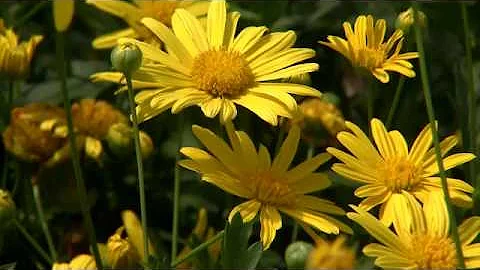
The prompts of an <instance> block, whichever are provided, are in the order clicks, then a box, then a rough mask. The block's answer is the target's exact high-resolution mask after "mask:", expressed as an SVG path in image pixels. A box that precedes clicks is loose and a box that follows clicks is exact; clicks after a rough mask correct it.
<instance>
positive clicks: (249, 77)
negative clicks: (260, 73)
mask: <svg viewBox="0 0 480 270" xmlns="http://www.w3.org/2000/svg"><path fill="white" fill-rule="evenodd" d="M192 79H193V82H194V83H195V84H196V85H197V87H198V88H199V89H201V90H203V91H205V92H208V93H210V94H211V95H213V96H215V97H223V96H226V97H236V96H239V95H242V94H244V93H245V92H246V91H247V89H248V88H250V87H252V86H253V85H254V84H255V76H254V75H253V73H252V70H251V69H250V67H249V66H248V63H247V61H246V60H245V58H244V57H243V56H242V55H241V54H240V53H239V52H230V51H225V50H222V49H220V50H209V51H205V52H202V53H200V54H199V55H198V56H197V57H196V58H195V60H194V62H193V67H192Z"/></svg>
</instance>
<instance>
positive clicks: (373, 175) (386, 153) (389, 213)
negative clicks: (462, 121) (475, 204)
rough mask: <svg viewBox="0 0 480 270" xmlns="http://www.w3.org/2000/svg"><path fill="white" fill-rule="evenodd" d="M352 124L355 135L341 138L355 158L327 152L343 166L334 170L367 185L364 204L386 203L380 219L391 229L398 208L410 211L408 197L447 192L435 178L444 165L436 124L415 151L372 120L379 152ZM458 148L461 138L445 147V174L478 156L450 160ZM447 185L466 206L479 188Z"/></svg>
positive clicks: (333, 150) (449, 140)
mask: <svg viewBox="0 0 480 270" xmlns="http://www.w3.org/2000/svg"><path fill="white" fill-rule="evenodd" d="M346 125H347V128H348V129H349V130H350V131H351V133H350V132H347V131H343V132H340V133H339V134H338V135H337V139H338V141H339V142H340V143H342V144H343V146H345V147H346V148H347V149H348V150H349V151H350V152H351V153H352V155H350V154H347V153H345V152H343V151H341V150H338V149H336V148H332V147H329V148H327V152H329V153H330V154H332V155H333V156H335V157H336V158H338V159H339V160H340V161H342V162H343V163H336V164H334V165H333V166H332V169H333V170H334V171H335V172H336V173H338V174H340V175H342V176H345V177H347V178H350V179H352V180H354V181H356V182H359V183H360V184H362V186H361V187H359V188H358V189H357V190H356V191H355V195H356V196H357V197H360V198H366V199H364V200H363V201H362V202H361V203H360V205H359V206H360V207H361V208H363V209H365V210H367V211H368V210H370V209H371V208H373V207H375V206H377V205H381V208H380V219H381V220H382V221H383V222H384V223H385V224H386V225H390V224H391V223H392V222H393V221H394V217H395V216H394V213H395V212H396V211H398V210H397V209H401V208H405V204H406V200H405V196H404V195H405V194H411V195H413V196H415V197H416V198H417V199H418V200H420V201H421V202H425V201H426V200H427V198H428V197H429V196H430V193H431V192H432V191H438V190H440V189H441V181H440V177H437V176H435V175H437V174H438V167H437V163H436V159H435V152H434V149H433V148H431V145H432V130H431V127H430V125H427V126H426V127H425V128H424V129H423V130H422V131H421V132H420V134H419V135H418V137H417V139H416V140H415V141H414V143H413V145H412V147H411V148H410V150H409V149H408V146H407V142H406V141H405V138H404V137H403V135H402V134H401V133H400V132H399V131H397V130H393V131H390V132H388V131H387V130H386V128H385V126H384V125H383V123H382V122H381V121H380V120H378V119H373V120H372V121H371V130H372V135H373V139H374V141H375V144H376V146H377V148H375V147H374V145H373V144H372V143H371V142H370V140H369V139H368V137H367V136H366V135H365V133H363V132H362V130H361V129H360V128H359V127H358V126H356V125H355V124H353V123H351V122H346ZM456 144H457V138H456V136H450V137H447V138H446V139H444V140H443V141H442V142H441V144H440V147H441V153H442V157H443V164H444V166H445V170H448V169H451V168H453V167H456V166H458V165H461V164H463V163H465V162H468V161H470V160H472V159H473V158H475V155H473V154H471V153H458V154H453V155H450V156H446V154H447V152H448V151H449V150H450V149H452V148H453V147H454V146H455V145H456ZM377 149H378V150H377ZM447 182H448V188H449V191H450V195H451V197H452V200H453V202H454V203H456V204H457V205H459V206H463V207H468V206H470V205H471V203H472V199H471V197H470V195H469V194H471V193H472V192H473V187H472V186H470V185H469V184H467V183H465V182H464V181H462V180H459V179H453V178H447ZM399 207H400V208H399Z"/></svg>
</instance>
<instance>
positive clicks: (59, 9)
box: [53, 0, 75, 32]
mask: <svg viewBox="0 0 480 270" xmlns="http://www.w3.org/2000/svg"><path fill="white" fill-rule="evenodd" d="M74 10H75V1H74V0H53V19H54V21H55V29H57V31H58V32H63V31H65V30H67V29H68V27H69V26H70V23H71V22H72V18H73V12H74Z"/></svg>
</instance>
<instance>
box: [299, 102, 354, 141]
mask: <svg viewBox="0 0 480 270" xmlns="http://www.w3.org/2000/svg"><path fill="white" fill-rule="evenodd" d="M324 96H326V94H324V95H323V96H322V98H310V99H307V100H305V101H303V102H302V103H301V104H300V106H299V107H298V113H297V115H296V117H294V118H293V119H292V120H291V123H292V124H295V125H298V126H300V128H301V129H302V138H303V139H304V140H305V141H307V142H309V143H311V144H316V145H322V146H324V145H329V144H330V145H331V144H332V143H330V142H331V141H332V138H333V139H334V138H335V136H336V135H337V133H338V132H340V131H343V130H346V129H347V127H346V126H345V119H344V118H343V114H342V112H341V111H340V110H339V109H338V108H337V106H336V105H335V104H334V103H332V102H330V101H328V100H327V99H326V98H324Z"/></svg>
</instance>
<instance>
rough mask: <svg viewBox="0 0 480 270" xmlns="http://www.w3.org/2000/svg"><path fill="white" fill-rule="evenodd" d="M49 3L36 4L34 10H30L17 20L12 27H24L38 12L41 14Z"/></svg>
mask: <svg viewBox="0 0 480 270" xmlns="http://www.w3.org/2000/svg"><path fill="white" fill-rule="evenodd" d="M48 3H49V1H41V2H40V3H38V4H36V5H35V6H34V7H33V8H30V9H29V11H28V13H27V14H25V15H24V16H23V17H21V18H20V19H19V20H15V21H14V22H13V24H12V27H14V28H18V27H20V26H21V25H23V24H24V23H25V22H26V21H28V20H29V19H30V18H31V17H33V16H34V15H35V14H37V12H39V11H40V10H41V9H42V8H43V7H44V6H46V5H47V4H48Z"/></svg>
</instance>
